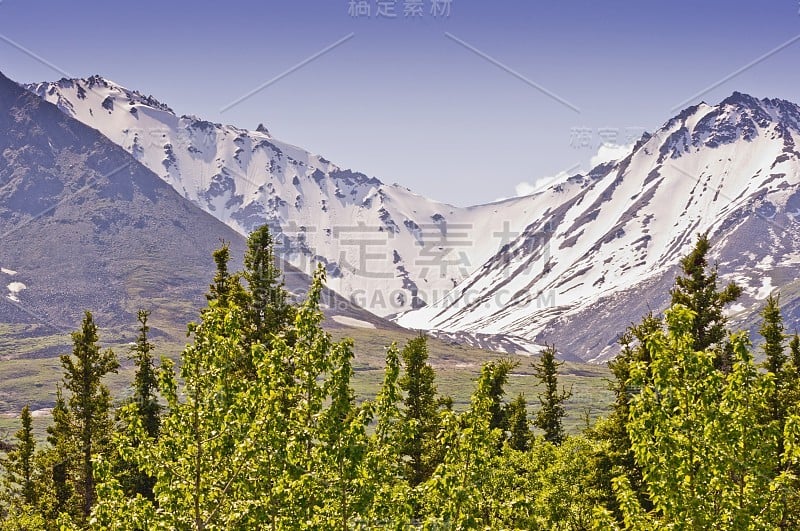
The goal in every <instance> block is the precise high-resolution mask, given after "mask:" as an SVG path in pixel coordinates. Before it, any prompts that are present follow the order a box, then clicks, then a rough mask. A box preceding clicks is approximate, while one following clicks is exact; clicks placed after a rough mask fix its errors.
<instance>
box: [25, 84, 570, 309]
mask: <svg viewBox="0 0 800 531" xmlns="http://www.w3.org/2000/svg"><path fill="white" fill-rule="evenodd" d="M27 88H28V89H29V90H31V91H32V92H34V93H36V94H37V95H39V96H40V97H42V98H44V99H46V100H48V101H50V102H52V103H55V104H56V105H57V106H58V107H59V108H60V109H61V110H62V112H64V113H66V114H68V115H70V116H72V117H74V118H77V119H79V120H81V121H83V122H84V123H86V124H88V125H90V126H91V127H93V128H96V129H98V130H100V131H101V132H102V133H103V134H104V135H105V136H107V137H108V138H110V139H111V140H113V141H114V142H115V143H117V144H118V145H120V146H122V147H123V148H124V149H126V150H127V151H129V152H130V153H131V154H132V155H133V156H134V157H136V158H137V159H138V160H139V161H140V162H142V163H143V164H144V165H145V166H147V167H148V168H149V169H151V170H152V171H153V172H155V173H156V174H157V175H159V176H160V177H161V178H162V179H163V180H164V181H166V182H167V183H169V184H170V185H171V186H172V187H173V188H175V189H176V190H177V191H178V192H179V193H180V194H181V195H183V196H184V197H186V198H187V199H189V200H191V201H192V202H194V203H195V204H197V205H198V206H200V207H201V208H203V209H204V210H206V211H207V212H209V213H211V214H212V215H214V216H215V217H217V218H218V219H220V220H221V221H223V222H225V223H226V224H228V225H229V226H231V227H232V228H234V229H236V230H237V231H239V232H241V233H243V234H247V233H249V232H250V231H252V230H253V229H254V228H255V227H257V226H259V225H262V224H264V223H268V224H269V225H270V226H271V227H272V229H273V231H274V233H275V237H276V241H277V242H278V248H277V252H278V254H279V255H280V256H281V257H282V258H284V259H285V260H287V261H288V262H290V263H291V264H292V265H294V266H296V267H298V268H299V269H301V270H303V271H306V272H310V271H311V270H312V269H313V268H314V264H315V263H316V262H321V263H323V264H324V265H325V266H326V268H327V271H328V284H329V286H330V287H331V288H333V289H335V290H337V291H339V292H340V293H342V294H344V295H345V296H349V297H350V298H351V300H352V301H353V302H355V303H356V304H359V305H361V306H363V307H366V308H367V309H369V310H371V311H373V312H374V313H376V314H379V315H382V316H385V315H391V314H395V313H397V312H401V311H405V310H408V309H411V308H418V307H422V306H424V305H426V304H429V303H431V302H433V301H434V300H437V299H439V298H441V297H442V296H444V294H445V293H447V292H448V291H449V290H450V289H452V288H453V286H455V285H456V284H457V283H458V282H459V281H461V280H463V279H464V278H466V276H467V275H468V274H469V273H470V271H471V270H472V269H473V268H475V267H477V266H478V265H480V264H481V263H483V262H485V261H486V260H487V259H489V258H490V257H491V256H492V255H493V254H495V253H496V252H497V251H498V249H499V248H500V247H501V245H502V244H503V243H504V241H505V240H507V239H508V238H509V237H511V236H513V235H515V234H517V233H518V232H519V231H520V230H521V229H522V228H523V227H524V226H525V225H526V224H527V223H529V221H530V218H531V217H534V216H536V215H538V212H540V211H541V210H542V207H541V203H543V202H546V201H547V200H548V199H547V197H549V196H547V197H546V196H545V195H540V196H539V197H538V199H536V200H535V201H534V200H531V199H529V198H517V199H511V200H506V201H504V202H501V203H496V204H493V205H484V206H479V207H474V208H457V207H453V206H451V205H447V204H443V203H438V202H436V201H430V200H428V199H426V198H424V197H421V196H418V195H416V194H414V193H412V192H411V191H410V190H408V189H407V188H404V187H401V186H396V185H385V184H383V183H382V182H381V181H380V180H378V179H377V178H375V177H370V176H368V175H365V174H363V173H360V172H357V171H353V170H347V169H342V168H340V167H338V166H336V165H335V164H333V163H332V162H330V161H329V160H327V159H325V158H324V157H321V156H319V155H315V154H313V153H310V152H308V151H306V150H304V149H301V148H299V147H297V146H293V145H291V144H288V143H285V142H282V141H280V140H278V139H276V138H274V137H272V135H271V134H270V133H269V131H268V130H267V128H266V127H265V126H264V125H263V124H261V125H259V126H258V127H257V128H256V130H255V131H248V130H246V129H242V128H239V127H236V126H233V125H223V124H219V123H212V122H209V121H206V120H203V119H202V118H200V117H197V116H191V115H185V116H180V117H178V116H176V115H175V113H174V112H173V111H172V110H171V109H170V108H169V107H167V106H166V105H164V104H161V103H160V102H158V101H157V100H155V99H153V98H150V97H145V96H142V95H141V94H140V93H139V92H136V91H132V90H129V89H126V88H124V87H121V86H120V85H118V84H116V83H113V82H110V81H108V80H105V79H103V78H101V77H99V76H93V77H91V78H88V79H76V80H61V81H57V82H54V83H39V84H36V85H30V86H28V87H27ZM563 195H565V194H560V196H563ZM566 195H568V194H566ZM487 219H488V220H490V221H489V222H487V221H486V220H487Z"/></svg>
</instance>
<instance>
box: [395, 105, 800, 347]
mask: <svg viewBox="0 0 800 531" xmlns="http://www.w3.org/2000/svg"><path fill="white" fill-rule="evenodd" d="M798 139H800V108H798V107H797V106H796V105H795V104H792V103H790V102H787V101H782V100H766V99H765V100H756V99H755V98H752V97H750V96H747V95H743V94H739V93H734V95H733V96H731V97H730V98H728V99H726V100H724V101H723V102H721V103H720V104H719V105H716V106H710V105H707V104H700V105H697V106H694V107H690V108H688V109H686V110H685V111H683V112H682V113H680V114H679V115H678V116H676V117H675V118H673V119H672V120H670V121H669V122H667V123H666V124H665V125H664V126H663V127H662V128H660V129H659V130H658V131H656V133H655V134H653V135H652V136H646V137H645V138H643V139H642V140H641V141H640V142H639V143H638V144H637V146H636V147H635V149H634V151H633V153H632V154H631V155H630V156H628V157H627V158H626V159H624V160H622V161H619V162H618V163H616V164H614V165H613V167H612V168H611V169H610V171H604V172H601V173H599V174H597V176H598V177H599V178H596V179H593V180H591V182H590V183H589V184H588V186H586V187H584V188H583V189H582V190H581V191H580V193H578V194H576V195H574V196H573V197H572V198H571V199H569V200H567V201H564V202H562V203H560V204H555V203H554V204H552V206H551V207H550V208H548V209H547V210H546V211H545V212H544V213H543V215H542V216H541V217H540V218H539V219H536V220H535V221H533V223H531V224H530V225H528V226H527V227H526V228H525V230H524V231H523V234H522V235H521V236H520V237H519V238H517V239H516V240H515V241H514V242H512V243H511V244H510V245H509V247H508V248H507V249H506V250H505V251H504V252H502V253H498V254H497V255H495V256H494V257H493V258H491V259H490V260H489V261H487V262H486V263H485V264H484V265H483V266H482V267H480V268H479V269H478V270H476V271H475V272H474V273H473V274H472V275H471V276H470V277H469V278H468V279H467V280H465V281H463V282H462V283H461V284H460V285H459V286H458V287H457V288H456V289H455V290H453V292H452V293H451V294H450V295H448V297H447V298H445V299H443V300H441V301H439V302H438V303H437V304H435V305H433V306H429V307H427V308H424V309H422V310H419V311H416V312H410V313H408V314H406V315H404V316H402V317H401V318H400V319H399V322H400V323H401V324H403V325H404V326H410V327H421V326H425V327H426V328H432V329H438V330H441V331H444V332H462V333H464V332H470V333H488V334H513V335H518V336H521V337H523V338H526V339H528V340H530V341H533V342H536V343H539V344H541V343H544V342H555V343H557V344H558V345H559V347H560V348H561V349H563V350H565V351H566V352H568V353H571V354H573V355H576V356H578V357H580V358H582V359H585V360H592V361H601V360H605V359H608V358H609V357H611V356H613V355H614V354H615V352H616V351H617V349H616V344H615V340H616V337H617V335H618V334H619V332H621V331H622V330H624V328H625V327H626V326H627V325H628V324H630V323H631V322H633V321H635V320H638V319H639V318H640V317H641V316H642V315H643V314H644V313H646V312H647V311H648V310H649V309H652V310H654V311H659V310H660V309H663V308H664V307H665V305H666V303H667V298H668V289H669V287H670V286H671V284H672V282H673V280H674V277H675V274H676V264H677V263H678V260H679V259H680V257H681V256H683V255H685V254H686V253H687V252H688V251H689V250H690V249H691V247H692V245H693V244H694V241H695V235H696V234H697V233H698V232H704V231H709V234H710V237H711V239H712V242H713V243H714V250H713V257H714V258H715V259H716V260H717V261H718V263H719V267H720V272H721V274H722V277H723V278H724V279H732V280H736V281H737V282H739V283H740V284H741V285H742V286H743V287H744V290H745V296H744V297H743V299H742V301H741V302H740V303H739V304H737V305H736V306H734V307H733V308H732V312H733V314H734V317H735V318H736V320H737V322H741V323H751V324H752V323H753V322H754V319H753V315H754V313H755V312H757V311H758V309H759V308H760V304H761V303H760V301H762V300H763V299H764V298H765V297H766V296H767V295H768V294H769V293H770V291H771V289H772V288H773V287H776V286H784V285H787V284H790V283H792V282H795V283H796V282H797V279H798V278H800V271H798V265H799V264H800V230H798V229H800V152H799V151H798V148H797V142H798ZM595 173H597V172H595ZM559 186H562V184H556V185H553V188H558V187H559ZM784 303H786V308H785V309H786V310H787V311H788V318H789V320H790V322H791V323H797V322H798V320H799V318H800V315H798V310H797V307H798V301H797V299H791V297H788V298H787V297H785V298H784Z"/></svg>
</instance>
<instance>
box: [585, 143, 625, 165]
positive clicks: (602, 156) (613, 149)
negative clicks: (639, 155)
mask: <svg viewBox="0 0 800 531" xmlns="http://www.w3.org/2000/svg"><path fill="white" fill-rule="evenodd" d="M631 151H633V144H628V145H626V146H621V145H619V144H603V145H602V146H600V149H598V150H597V154H596V155H595V156H593V157H592V158H591V159H589V166H590V167H592V168H594V167H595V166H598V165H600V164H603V163H606V162H611V161H612V160H620V159H624V158H625V157H627V156H628V155H629V154H630V152H631Z"/></svg>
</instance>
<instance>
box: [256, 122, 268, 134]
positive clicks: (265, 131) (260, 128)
mask: <svg viewBox="0 0 800 531" xmlns="http://www.w3.org/2000/svg"><path fill="white" fill-rule="evenodd" d="M256 132H258V133H261V134H262V135H267V136H270V134H269V129H267V128H266V126H265V125H264V124H258V127H256Z"/></svg>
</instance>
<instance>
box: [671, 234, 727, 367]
mask: <svg viewBox="0 0 800 531" xmlns="http://www.w3.org/2000/svg"><path fill="white" fill-rule="evenodd" d="M709 249H710V243H709V241H708V234H707V233H705V234H698V236H697V243H696V244H695V246H694V248H693V249H692V251H691V252H690V253H689V254H688V255H687V256H685V257H684V258H683V259H681V263H680V264H681V271H682V274H681V275H679V276H678V277H677V278H676V279H675V286H674V287H673V288H672V290H671V292H670V294H671V296H672V301H671V304H670V305H671V306H674V305H676V304H682V305H684V306H686V307H687V308H689V309H690V310H692V312H693V315H694V321H693V322H692V338H693V344H692V348H694V349H695V350H707V349H708V348H710V347H712V346H715V347H716V350H717V353H718V360H717V362H716V365H717V368H721V369H724V370H728V369H729V368H730V362H729V360H728V358H729V356H730V348H729V347H728V348H726V347H725V345H724V344H723V341H724V339H725V336H726V334H727V329H726V324H727V319H726V318H725V315H724V314H723V307H724V306H725V305H726V304H729V303H731V302H734V301H735V300H736V299H738V298H739V296H740V295H741V294H742V289H741V288H740V287H739V286H737V285H736V284H735V283H734V282H731V283H729V284H728V285H727V286H725V287H724V288H723V289H722V290H721V291H720V290H718V289H717V276H718V275H717V267H716V265H715V266H714V267H709V265H708V259H707V255H708V251H709Z"/></svg>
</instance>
